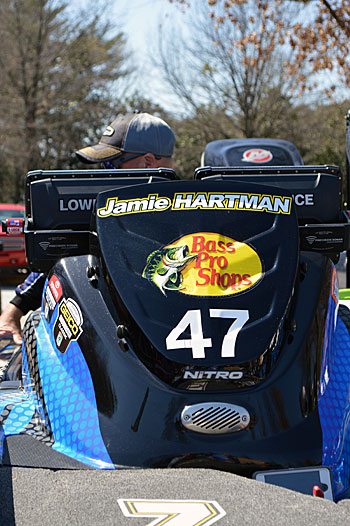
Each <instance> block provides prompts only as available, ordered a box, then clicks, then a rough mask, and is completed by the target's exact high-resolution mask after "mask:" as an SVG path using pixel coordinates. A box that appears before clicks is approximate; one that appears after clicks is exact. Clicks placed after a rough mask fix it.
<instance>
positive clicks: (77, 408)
mask: <svg viewBox="0 0 350 526" xmlns="http://www.w3.org/2000/svg"><path fill="white" fill-rule="evenodd" d="M57 311H58V309H57V306H56V309H55V312H54V314H53V316H52V319H51V322H50V326H48V325H47V322H46V320H44V319H43V318H42V319H41V322H40V324H39V325H38V327H37V355H38V365H39V371H40V377H41V383H42V389H43V394H44V399H45V403H46V409H47V412H48V415H49V419H50V424H51V428H52V431H53V435H54V445H53V448H54V449H55V450H57V451H59V452H61V453H64V454H65V455H68V456H70V457H72V458H74V459H76V460H78V461H80V462H83V463H85V464H88V465H90V466H92V467H94V468H97V469H115V467H114V465H113V463H112V461H111V459H110V457H109V454H108V452H107V449H106V446H105V444H104V442H103V438H102V436H101V431H100V427H99V419H98V410H97V405H96V399H95V391H94V387H93V382H92V379H91V375H90V371H89V368H88V366H87V363H86V361H85V358H84V355H83V353H82V351H81V349H80V347H79V344H78V343H77V342H76V341H71V342H70V344H69V346H68V349H67V351H66V352H65V353H64V354H62V353H60V352H59V351H58V350H57V348H56V345H55V343H54V339H53V336H52V327H53V325H54V323H55V320H56V318H57Z"/></svg>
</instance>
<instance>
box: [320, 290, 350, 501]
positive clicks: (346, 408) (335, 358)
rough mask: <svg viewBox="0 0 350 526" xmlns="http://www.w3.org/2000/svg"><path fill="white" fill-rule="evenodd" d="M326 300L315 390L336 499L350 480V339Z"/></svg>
mask: <svg viewBox="0 0 350 526" xmlns="http://www.w3.org/2000/svg"><path fill="white" fill-rule="evenodd" d="M336 308H337V307H336V303H335V301H334V299H333V298H332V296H330V299H329V307H328V316H327V324H326V331H325V342H324V350H323V364H322V372H321V382H320V391H319V402H318V408H319V416H320V422H321V427H322V434H323V456H322V464H323V465H325V466H328V467H330V468H331V470H332V475H333V484H334V495H335V498H336V500H339V499H340V498H344V497H349V494H348V493H349V481H350V336H349V332H348V330H347V328H346V326H345V324H344V322H343V320H342V319H341V318H340V316H339V315H338V317H337V322H336V328H335V330H334V320H335V315H336Z"/></svg>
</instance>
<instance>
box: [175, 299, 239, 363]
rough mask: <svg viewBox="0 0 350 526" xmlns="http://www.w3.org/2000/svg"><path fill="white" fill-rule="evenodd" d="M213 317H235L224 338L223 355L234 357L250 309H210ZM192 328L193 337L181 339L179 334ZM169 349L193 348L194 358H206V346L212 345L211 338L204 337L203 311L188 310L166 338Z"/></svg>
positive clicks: (223, 356)
mask: <svg viewBox="0 0 350 526" xmlns="http://www.w3.org/2000/svg"><path fill="white" fill-rule="evenodd" d="M209 316H210V317H211V318H225V319H234V322H233V323H232V324H231V325H230V327H229V329H228V331H227V333H226V334H225V336H224V339H223V340H222V346H221V357H222V358H234V357H235V346H236V340H237V336H238V333H239V331H240V330H241V329H242V327H243V325H245V323H247V321H248V320H249V311H248V310H237V309H236V310H233V309H209ZM187 327H189V328H190V334H191V337H190V338H188V339H179V336H181V334H182V333H183V332H184V331H185V330H186V329H187ZM165 343H166V348H167V349H168V350H174V349H192V356H193V358H205V348H206V347H212V340H211V338H204V335H203V329H202V317H201V311H200V310H199V309H196V310H188V311H187V312H186V314H185V315H184V316H183V317H182V318H181V320H180V321H179V323H178V324H177V325H176V327H174V328H173V329H172V330H171V331H170V333H169V334H168V336H167V337H166V340H165Z"/></svg>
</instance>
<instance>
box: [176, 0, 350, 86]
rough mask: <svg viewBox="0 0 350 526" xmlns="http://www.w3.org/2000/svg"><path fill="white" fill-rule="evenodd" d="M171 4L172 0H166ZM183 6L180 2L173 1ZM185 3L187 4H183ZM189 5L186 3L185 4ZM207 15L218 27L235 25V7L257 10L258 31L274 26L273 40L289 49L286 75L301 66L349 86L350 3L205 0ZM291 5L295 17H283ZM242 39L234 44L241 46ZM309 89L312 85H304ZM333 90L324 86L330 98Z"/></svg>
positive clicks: (334, 0)
mask: <svg viewBox="0 0 350 526" xmlns="http://www.w3.org/2000/svg"><path fill="white" fill-rule="evenodd" d="M170 1H173V0H170ZM175 1H177V2H178V3H180V4H184V3H185V2H184V0H175ZM186 3H187V2H186ZM188 3H190V2H188ZM207 5H208V7H209V10H210V16H211V17H212V19H213V20H214V23H215V24H216V25H217V26H218V25H220V24H222V23H224V22H225V21H229V22H230V23H232V24H233V25H234V26H237V25H238V24H239V21H238V20H237V18H236V15H235V10H236V8H237V6H241V7H243V8H245V9H250V8H251V6H252V5H254V6H255V8H256V9H257V10H258V11H259V14H260V17H261V19H262V21H263V23H262V25H261V31H264V29H265V28H266V27H267V26H268V25H271V23H273V24H274V26H275V29H274V31H275V38H276V40H277V41H278V42H279V43H280V44H281V45H285V44H289V45H290V47H291V49H292V50H293V55H292V58H291V60H290V62H289V64H288V71H289V73H290V74H293V75H294V74H295V72H298V71H300V69H301V68H304V67H305V65H307V66H308V67H309V70H310V72H311V73H319V72H321V71H324V72H327V73H329V72H335V73H336V74H337V75H338V80H339V81H340V82H341V83H342V84H343V85H344V86H349V81H350V57H349V40H350V4H349V1H348V0H269V1H267V0H254V1H252V0H207ZM293 6H294V7H295V6H297V7H298V13H297V17H293V16H289V17H287V18H286V17H285V13H288V14H290V9H291V8H293ZM249 37H250V38H251V39H252V40H251V41H253V42H255V44H256V45H257V46H260V45H261V43H260V34H259V33H257V34H255V32H254V31H253V32H250V35H249ZM244 42H245V40H244V39H240V40H239V41H237V44H238V45H244ZM306 80H307V79H306V78H304V76H303V73H301V74H300V78H299V81H300V87H301V89H302V90H305V89H306V87H307V82H306ZM308 88H309V89H312V86H308ZM335 89H336V86H335V83H334V84H333V85H331V86H329V87H327V93H328V94H329V95H330V94H331V93H332V92H334V91H335Z"/></svg>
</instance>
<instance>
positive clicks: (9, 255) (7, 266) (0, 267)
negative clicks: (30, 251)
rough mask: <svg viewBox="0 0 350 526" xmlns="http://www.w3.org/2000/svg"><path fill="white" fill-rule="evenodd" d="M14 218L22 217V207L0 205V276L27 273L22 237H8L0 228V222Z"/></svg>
mask: <svg viewBox="0 0 350 526" xmlns="http://www.w3.org/2000/svg"><path fill="white" fill-rule="evenodd" d="M14 217H24V205H14V204H7V203H6V204H0V276H1V275H4V274H13V273H22V272H26V271H27V259H26V254H25V249H24V237H23V236H21V237H8V236H6V234H5V232H3V231H2V227H1V221H4V220H5V219H9V218H14Z"/></svg>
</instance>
